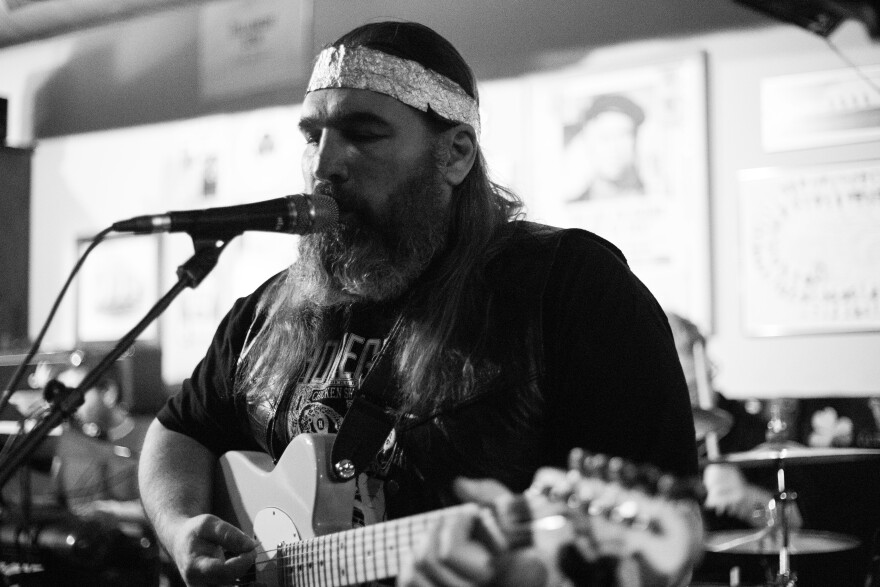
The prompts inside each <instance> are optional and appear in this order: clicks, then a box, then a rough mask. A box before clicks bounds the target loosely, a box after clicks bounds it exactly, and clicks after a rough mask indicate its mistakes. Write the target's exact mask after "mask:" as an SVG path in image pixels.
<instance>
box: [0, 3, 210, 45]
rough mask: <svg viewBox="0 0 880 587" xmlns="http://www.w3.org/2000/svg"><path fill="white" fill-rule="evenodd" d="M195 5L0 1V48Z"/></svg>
mask: <svg viewBox="0 0 880 587" xmlns="http://www.w3.org/2000/svg"><path fill="white" fill-rule="evenodd" d="M197 3H198V2H197V1H193V0H0V48H2V47H9V46H11V45H17V44H21V43H26V42H28V41H35V40H38V39H45V38H48V37H52V36H55V35H60V34H63V33H66V32H70V31H73V30H77V29H82V28H86V27H91V26H97V25H100V24H105V23H109V22H114V21H118V20H123V19H126V18H131V17H133V16H137V15H141V14H146V13H149V12H154V11H158V10H164V9H166V8H170V7H173V6H178V5H183V4H197Z"/></svg>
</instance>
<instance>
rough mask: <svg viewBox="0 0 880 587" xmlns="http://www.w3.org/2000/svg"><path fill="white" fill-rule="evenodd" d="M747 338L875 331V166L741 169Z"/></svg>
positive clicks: (879, 198) (878, 249)
mask: <svg viewBox="0 0 880 587" xmlns="http://www.w3.org/2000/svg"><path fill="white" fill-rule="evenodd" d="M739 189H740V203H741V221H740V227H741V238H740V259H741V264H742V282H743V291H742V300H743V315H744V321H745V330H746V332H747V333H748V334H751V335H753V336H779V335H792V334H809V333H828V332H855V331H866V330H873V331H876V330H880V161H867V162H853V163H839V164H834V165H824V166H814V167H804V168H761V169H750V170H744V171H742V172H741V173H740V180H739Z"/></svg>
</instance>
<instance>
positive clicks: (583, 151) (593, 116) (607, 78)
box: [526, 53, 711, 332]
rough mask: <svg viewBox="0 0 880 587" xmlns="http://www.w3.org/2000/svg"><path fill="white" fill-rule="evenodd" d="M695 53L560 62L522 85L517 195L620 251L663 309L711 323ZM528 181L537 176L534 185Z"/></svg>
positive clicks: (702, 101)
mask: <svg viewBox="0 0 880 587" xmlns="http://www.w3.org/2000/svg"><path fill="white" fill-rule="evenodd" d="M705 70H706V60H705V55H704V54H702V53H698V54H692V55H688V56H686V57H683V58H681V59H676V60H673V61H668V62H662V63H658V64H654V65H645V66H639V67H634V68H631V69H615V70H613V71H593V70H591V69H589V68H586V67H585V68H578V69H572V70H568V71H565V72H558V73H555V74H553V75H546V76H541V77H536V78H535V79H534V83H533V88H532V96H533V99H532V104H533V108H534V110H533V115H532V118H533V120H534V128H533V131H532V135H531V136H532V140H531V141H530V142H531V144H532V145H534V147H533V148H534V151H533V152H532V157H531V159H532V161H533V162H534V169H535V171H534V175H535V177H536V178H540V180H536V182H535V185H533V186H532V189H531V197H530V198H529V199H527V201H526V204H527V206H528V209H529V211H530V212H531V214H532V216H533V217H536V218H537V219H539V220H542V221H545V222H547V223H549V224H554V225H557V226H566V227H578V228H584V229H587V230H590V231H592V232H594V233H597V234H599V235H600V236H602V237H604V238H606V239H608V240H610V241H611V242H613V243H614V244H615V245H617V246H618V247H619V248H620V249H621V250H622V251H623V253H624V255H626V257H627V260H628V262H629V264H630V267H632V269H633V271H634V272H635V273H636V275H637V276H638V277H639V278H640V279H641V280H642V281H643V282H645V284H646V285H647V286H648V287H649V289H650V290H651V291H652V292H653V294H654V295H655V297H656V298H657V299H658V301H659V302H660V303H661V305H663V306H664V308H665V309H667V310H670V311H675V312H677V313H679V314H681V315H683V316H687V317H688V318H690V319H691V320H692V321H694V322H695V323H696V324H697V325H698V326H700V327H701V329H703V330H704V331H707V332H708V331H711V303H710V301H711V292H710V281H711V280H710V276H709V261H710V251H709V210H708V205H709V194H708V171H707V169H708V164H707V161H708V153H707V131H706V72H705ZM539 182H540V183H539Z"/></svg>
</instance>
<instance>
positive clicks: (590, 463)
mask: <svg viewBox="0 0 880 587" xmlns="http://www.w3.org/2000/svg"><path fill="white" fill-rule="evenodd" d="M607 467H608V457H607V456H605V455H603V454H596V455H594V454H588V455H587V456H586V457H585V458H584V460H583V461H582V464H581V472H582V473H583V474H584V475H586V476H587V477H598V478H600V479H604V478H605V474H606V469H607Z"/></svg>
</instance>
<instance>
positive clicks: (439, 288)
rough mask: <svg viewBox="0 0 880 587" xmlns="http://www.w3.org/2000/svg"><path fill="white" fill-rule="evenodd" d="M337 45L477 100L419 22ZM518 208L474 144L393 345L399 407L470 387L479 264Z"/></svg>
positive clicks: (469, 82) (380, 27)
mask: <svg viewBox="0 0 880 587" xmlns="http://www.w3.org/2000/svg"><path fill="white" fill-rule="evenodd" d="M340 45H345V46H348V47H352V46H366V47H369V48H371V49H375V50H378V51H382V52H383V53H388V54H390V55H394V56H396V57H401V58H403V59H408V60H411V61H416V62H418V63H420V64H421V65H423V66H424V67H427V68H428V69H431V70H433V71H436V72H437V73H439V74H441V75H444V76H446V77H448V78H449V79H451V80H452V81H454V82H456V83H457V84H458V85H459V86H461V87H462V89H464V91H465V92H467V93H468V95H470V96H471V97H472V98H474V99H475V100H477V101H478V102H479V95H478V92H477V86H476V79H475V77H474V74H473V71H472V70H471V68H470V66H469V65H468V64H467V62H465V60H464V58H463V57H462V56H461V54H460V53H459V52H458V50H457V49H456V48H455V47H454V46H453V45H452V44H451V43H450V42H449V41H447V40H446V39H445V38H443V37H442V36H441V35H439V34H438V33H436V32H435V31H434V30H432V29H430V28H429V27H427V26H424V25H421V24H418V23H413V22H396V21H385V22H377V23H369V24H366V25H363V26H361V27H358V28H356V29H354V30H352V31H351V32H349V33H347V34H345V35H343V36H342V37H340V38H339V39H337V40H336V42H334V43H333V46H340ZM428 116H429V117H430V118H431V119H432V120H433V124H435V125H436V127H437V129H438V130H442V129H444V128H448V127H449V126H452V125H454V124H455V123H454V122H450V121H448V120H445V119H443V118H440V117H439V116H438V115H436V114H434V113H433V112H430V111H429V112H428ZM521 207H522V205H521V202H520V201H519V199H518V198H517V197H516V196H515V195H514V194H512V193H511V192H509V191H508V190H506V189H504V188H502V187H501V186H499V185H497V184H495V183H494V182H492V181H491V180H490V178H489V175H488V172H487V168H486V162H485V160H484V158H483V154H482V151H481V150H480V149H479V148H478V150H477V157H476V160H475V162H474V165H473V167H472V168H471V171H470V173H469V174H468V175H467V177H466V178H465V180H464V181H463V182H462V183H461V184H460V185H459V186H457V187H456V188H455V190H454V192H453V197H452V209H451V214H450V232H449V246H448V249H447V251H446V254H445V255H443V257H442V258H441V259H440V260H439V262H438V263H437V266H435V267H432V268H431V270H430V271H429V275H428V276H427V278H426V279H424V280H422V282H420V283H419V285H418V287H417V288H416V289H415V291H414V294H413V299H412V300H411V302H410V304H409V306H408V309H407V313H408V315H407V321H406V325H407V326H406V329H405V330H404V331H403V333H402V336H401V340H399V341H398V343H397V346H396V351H397V361H396V365H397V373H398V377H399V381H400V390H401V392H402V395H403V397H402V399H403V405H404V409H407V410H411V411H415V412H417V413H425V412H428V411H432V410H433V409H435V408H436V407H438V406H439V405H441V404H444V403H446V402H454V401H455V400H457V399H460V398H461V397H463V396H467V395H468V394H469V393H470V392H471V391H472V389H473V387H474V385H475V377H476V373H477V371H478V370H479V368H480V365H478V364H476V363H477V361H478V360H479V347H480V343H481V341H482V339H483V336H482V334H483V333H482V332H481V329H480V324H482V322H483V321H484V320H485V316H486V315H487V308H486V301H487V298H486V296H487V291H486V287H487V284H486V283H485V282H484V279H483V269H484V268H485V265H486V263H487V262H488V260H489V259H490V258H491V257H492V255H493V253H494V249H495V248H496V247H497V246H499V244H500V242H499V238H498V237H499V233H500V231H501V230H502V228H503V227H504V226H505V225H506V223H507V222H508V220H510V219H511V218H512V217H514V216H516V215H517V214H518V213H519V211H520V209H521ZM484 327H485V326H484ZM475 329H476V331H477V332H476V335H475V333H474V330H475Z"/></svg>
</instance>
